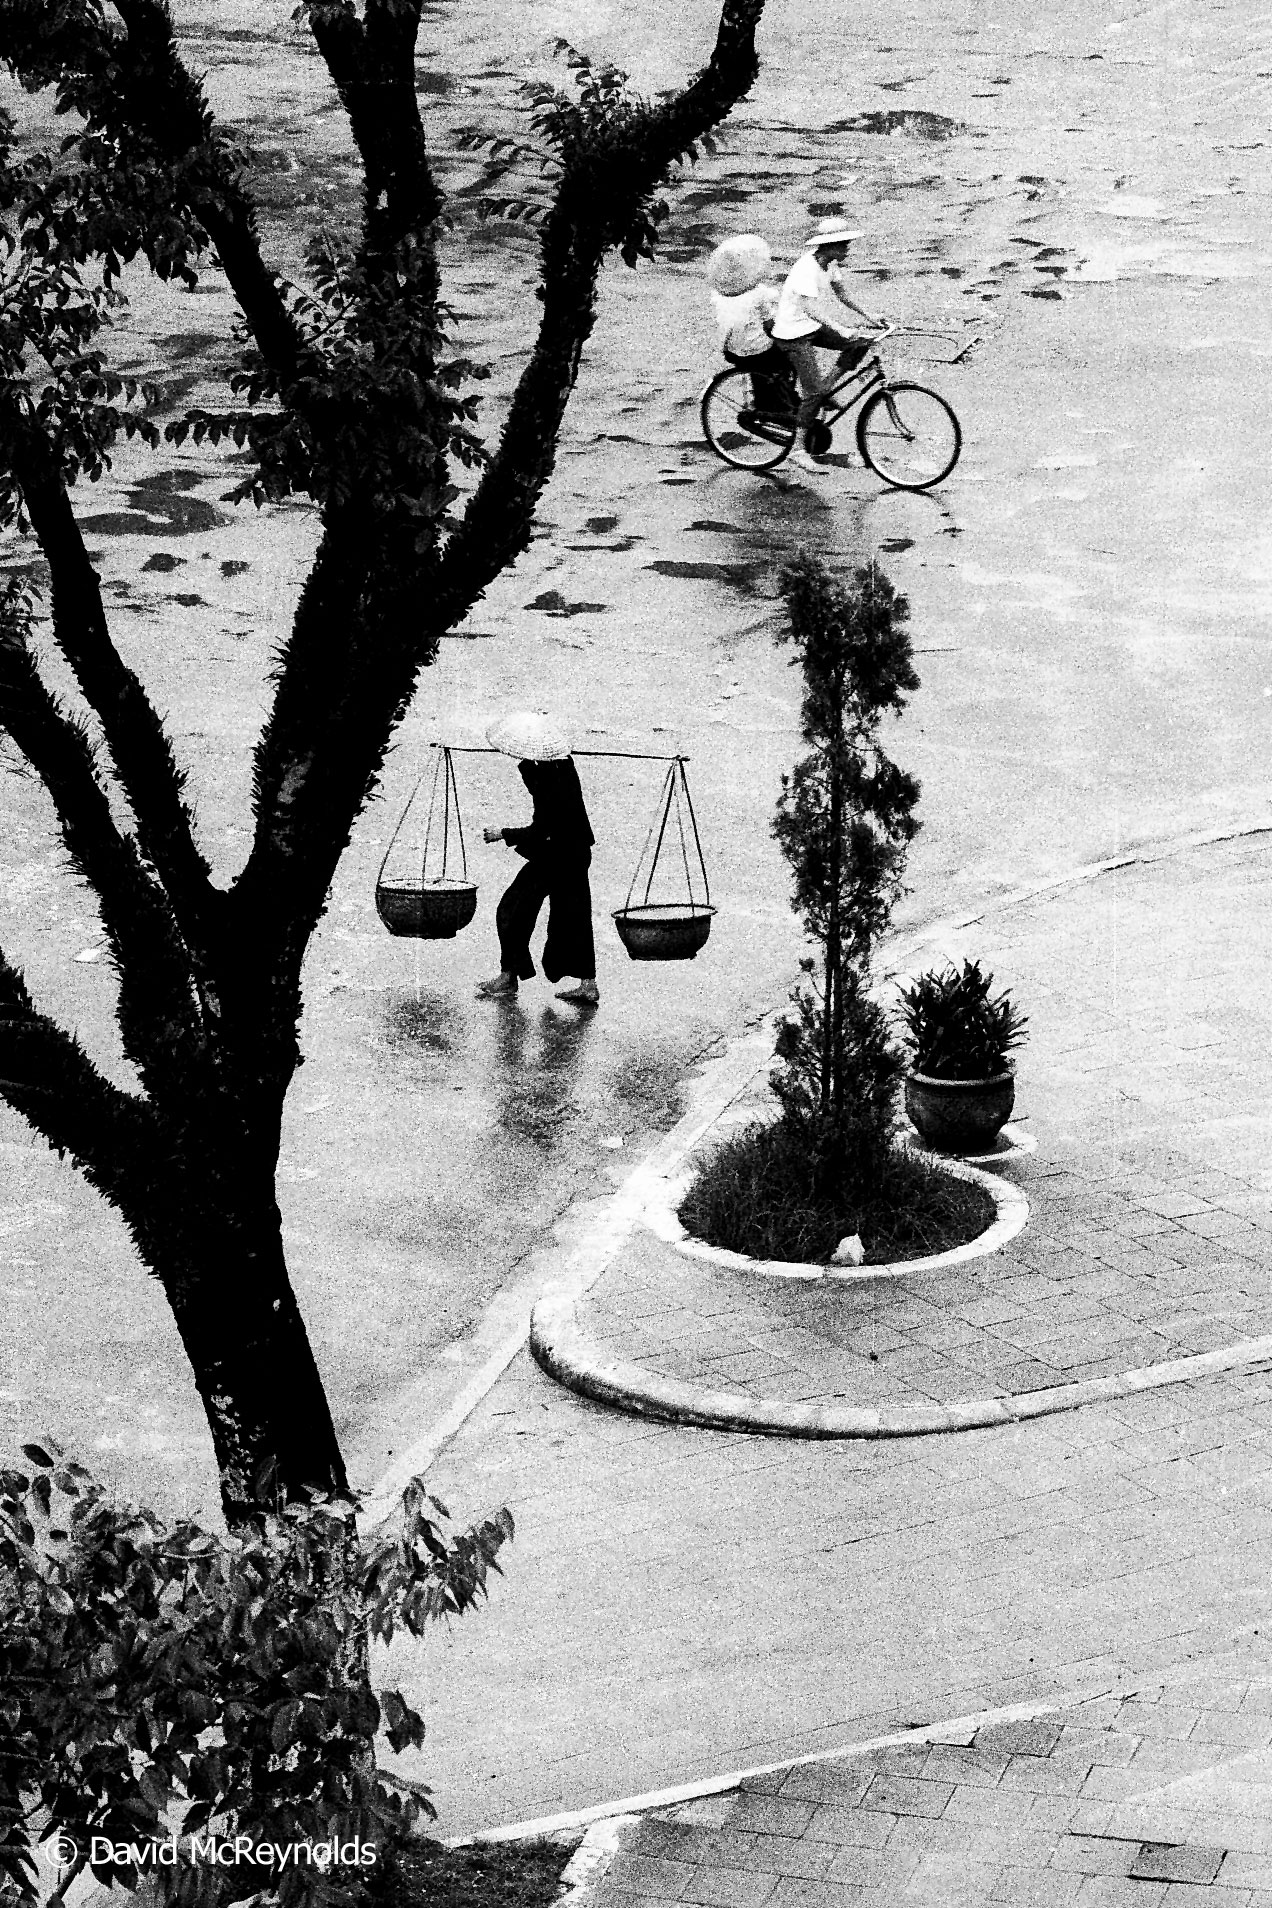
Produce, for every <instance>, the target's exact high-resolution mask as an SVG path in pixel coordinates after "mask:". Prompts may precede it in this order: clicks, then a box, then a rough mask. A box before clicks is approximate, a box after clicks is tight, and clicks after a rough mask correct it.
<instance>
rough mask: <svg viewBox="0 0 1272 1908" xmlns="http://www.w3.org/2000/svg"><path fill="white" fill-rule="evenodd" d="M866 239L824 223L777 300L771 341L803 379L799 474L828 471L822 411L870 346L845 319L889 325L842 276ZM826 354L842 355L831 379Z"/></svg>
mask: <svg viewBox="0 0 1272 1908" xmlns="http://www.w3.org/2000/svg"><path fill="white" fill-rule="evenodd" d="M863 236H864V235H863V234H862V233H861V232H859V231H857V230H855V229H854V228H853V227H851V226H849V225H848V224H847V223H846V222H845V221H844V220H843V219H840V218H830V219H822V220H820V221H819V222H818V224H817V225H816V227H815V228H814V230H813V233H812V235H811V237H810V238H809V239H808V240H807V241H806V243H805V246H804V254H803V257H802V258H800V259H798V260H797V262H796V263H795V265H794V266H793V267H792V269H791V270H790V272H788V273H787V277H786V283H785V284H784V285H783V286H782V290H781V295H780V297H779V299H778V305H777V316H776V318H775V319H774V321H773V326H772V336H773V340H774V342H775V343H776V344H777V345H778V346H779V347H780V348H781V350H783V351H784V352H785V353H786V354H787V356H788V357H789V358H790V361H791V363H792V365H793V366H794V369H795V373H796V376H797V377H798V379H799V388H800V393H801V396H800V404H799V430H800V445H801V446H802V454H801V449H800V448H799V447H797V448H796V449H795V450H793V451H792V452H791V461H792V463H795V464H798V466H799V467H800V469H801V470H807V471H821V470H823V469H824V468H825V466H824V465H823V464H822V463H820V462H819V461H818V457H817V452H816V450H815V448H814V446H815V444H816V436H815V434H813V433H814V427H815V425H816V422H817V411H818V407H819V406H820V404H821V400H822V397H823V395H824V393H825V392H826V391H827V390H828V389H829V388H830V386H831V385H832V384H833V383H834V382H835V380H836V378H838V377H841V376H842V375H843V373H844V372H845V371H851V370H852V368H853V366H854V365H856V364H858V363H860V361H861V359H862V358H863V357H864V356H865V354H866V352H867V351H868V350H869V347H870V340H869V338H866V337H862V336H861V335H860V333H859V331H858V330H857V329H856V328H855V327H852V326H850V325H849V324H848V322H847V320H846V315H845V314H846V313H847V312H855V313H856V315H857V317H858V318H861V319H864V320H865V322H866V323H867V324H868V325H871V326H873V327H875V328H882V327H884V325H885V322H886V321H885V320H884V319H882V318H880V317H877V316H876V314H875V313H874V312H870V311H867V310H866V308H865V307H864V305H859V304H858V303H857V302H856V300H855V299H853V298H850V297H849V295H848V292H847V290H846V288H845V286H844V283H843V279H842V276H841V273H840V267H841V266H842V264H843V262H844V260H845V259H846V258H847V256H848V247H849V246H850V245H851V243H852V242H853V240H854V239H859V238H861V237H863ZM826 350H830V351H836V352H838V354H839V355H838V358H837V360H836V364H835V368H834V369H833V370H832V371H831V373H830V375H829V376H826V375H825V374H824V373H823V371H822V368H821V366H820V364H819V363H818V359H817V353H818V352H819V351H826ZM810 436H811V441H810Z"/></svg>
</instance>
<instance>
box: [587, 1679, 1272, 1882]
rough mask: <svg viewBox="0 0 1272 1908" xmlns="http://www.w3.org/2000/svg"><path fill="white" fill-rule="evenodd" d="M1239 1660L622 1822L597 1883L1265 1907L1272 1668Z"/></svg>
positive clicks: (780, 1776)
mask: <svg viewBox="0 0 1272 1908" xmlns="http://www.w3.org/2000/svg"><path fill="white" fill-rule="evenodd" d="M1234 1667H1235V1666H1234V1665H1233V1664H1232V1663H1231V1662H1229V1663H1228V1664H1226V1665H1224V1666H1222V1667H1221V1668H1217V1667H1213V1666H1209V1665H1206V1666H1203V1667H1201V1668H1200V1669H1198V1668H1195V1667H1194V1668H1189V1669H1184V1670H1181V1671H1178V1672H1176V1673H1174V1674H1172V1675H1171V1676H1170V1677H1169V1678H1168V1679H1166V1680H1165V1681H1161V1682H1156V1683H1148V1684H1145V1685H1142V1686H1139V1687H1137V1688H1136V1689H1135V1690H1134V1691H1133V1692H1131V1693H1130V1694H1128V1695H1125V1696H1123V1695H1121V1694H1118V1693H1110V1694H1108V1695H1102V1696H1098V1697H1095V1698H1093V1699H1091V1700H1089V1701H1087V1702H1084V1703H1081V1704H1079V1705H1077V1706H1075V1707H1073V1708H1071V1709H1068V1710H1063V1709H1062V1710H1059V1711H1057V1712H1055V1713H1052V1714H1043V1715H1038V1716H1033V1717H1030V1718H1027V1719H1026V1718H1022V1719H1019V1720H1001V1721H984V1722H980V1723H977V1722H975V1721H973V1722H970V1723H969V1724H967V1725H966V1726H964V1727H961V1728H960V1727H958V1726H957V1725H956V1726H955V1727H953V1728H946V1729H941V1730H939V1731H936V1732H933V1733H934V1735H936V1736H937V1737H938V1739H937V1740H935V1741H921V1740H914V1739H911V1740H908V1741H901V1742H894V1743H892V1744H889V1745H887V1746H886V1747H884V1746H881V1747H879V1748H876V1749H873V1750H867V1751H863V1752H862V1753H860V1754H857V1755H853V1756H849V1757H846V1758H844V1759H842V1760H839V1759H836V1760H834V1761H824V1762H819V1763H811V1764H806V1765H804V1766H803V1767H798V1766H797V1767H795V1768H792V1769H783V1770H778V1771H774V1773H772V1774H771V1775H764V1776H756V1777H752V1778H751V1779H749V1780H747V1781H746V1782H744V1783H743V1784H742V1786H741V1788H740V1790H739V1791H738V1792H736V1793H735V1794H728V1795H720V1796H712V1797H708V1798H704V1799H702V1800H698V1801H691V1802H687V1803H685V1804H683V1805H681V1806H680V1807H677V1808H673V1809H667V1810H656V1811H653V1812H651V1813H650V1814H648V1815H646V1816H645V1817H644V1819H643V1820H641V1821H639V1822H637V1823H634V1824H630V1825H628V1826H627V1827H626V1828H625V1829H624V1831H623V1832H622V1835H621V1840H620V1845H619V1849H618V1853H617V1855H616V1857H615V1858H614V1859H613V1860H612V1861H611V1863H610V1865H609V1868H608V1872H607V1873H606V1874H605V1876H604V1879H603V1881H602V1882H601V1883H600V1884H599V1886H597V1887H596V1888H595V1889H594V1890H593V1891H592V1893H591V1895H590V1897H589V1899H590V1900H592V1901H593V1902H595V1903H596V1904H598V1908H600V1905H602V1904H603V1908H635V1905H636V1904H637V1903H642V1904H645V1903H650V1902H654V1901H665V1902H672V1901H678V1902H685V1903H704V1904H705V1903H713V1904H717V1905H718V1904H721V1903H728V1904H736V1905H737V1908H743V1904H745V1908H890V1905H891V1904H895V1903H897V1902H905V1903H910V1904H914V1908H983V1905H987V1904H990V1903H1001V1904H1002V1905H1003V1908H1070V1905H1071V1904H1072V1908H1268V1905H1269V1904H1270V1903H1272V1816H1270V1814H1269V1809H1268V1803H1269V1784H1270V1783H1272V1678H1270V1677H1268V1676H1267V1675H1266V1674H1265V1673H1264V1674H1260V1673H1258V1672H1257V1671H1256V1670H1255V1669H1254V1666H1253V1665H1250V1666H1248V1670H1247V1673H1246V1674H1245V1675H1234V1674H1233V1670H1234Z"/></svg>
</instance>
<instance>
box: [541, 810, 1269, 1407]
mask: <svg viewBox="0 0 1272 1908" xmlns="http://www.w3.org/2000/svg"><path fill="white" fill-rule="evenodd" d="M1270 938H1272V845H1270V844H1269V841H1268V839H1267V838H1266V837H1254V838H1251V839H1247V840H1242V841H1237V842H1233V843H1227V844H1222V845H1218V846H1210V847H1206V848H1204V849H1200V850H1193V851H1190V852H1188V853H1185V854H1179V855H1174V856H1171V857H1168V858H1166V859H1164V860H1162V861H1159V862H1157V863H1154V864H1152V865H1150V866H1141V867H1134V868H1130V869H1127V870H1125V871H1119V872H1116V873H1112V874H1107V875H1105V876H1102V877H1099V878H1097V879H1095V880H1093V881H1090V882H1088V883H1085V884H1082V885H1080V886H1076V887H1072V888H1065V889H1062V890H1059V891H1058V892H1056V893H1054V894H1051V895H1049V896H1045V897H1043V898H1041V899H1038V900H1035V901H1033V902H1030V903H1028V904H1026V905H1024V906H1020V907H1016V908H1013V909H1011V910H1009V911H1006V912H1004V913H1003V914H1001V915H997V916H991V917H990V918H989V919H987V920H986V921H985V922H984V923H982V924H981V925H979V926H978V927H976V928H973V929H970V930H967V931H966V932H964V933H963V934H961V935H959V936H957V937H953V938H950V939H948V940H947V941H945V942H942V943H941V944H939V945H938V946H937V947H934V948H933V949H932V950H931V953H930V954H927V955H925V957H924V959H923V961H922V962H921V963H920V964H921V965H927V964H939V962H940V961H941V960H942V959H944V958H946V957H949V958H955V959H957V958H961V956H962V955H964V954H970V955H974V956H976V957H977V958H979V959H981V961H982V963H983V964H984V965H987V966H988V967H990V968H992V970H993V972H994V975H995V981H996V984H997V985H1001V986H1010V987H1011V989H1012V991H1013V993H1014V995H1015V997H1016V999H1017V1000H1018V1002H1019V1003H1020V1004H1021V1005H1022V1007H1024V1008H1025V1009H1026V1010H1027V1011H1028V1013H1029V1016H1030V1041H1029V1044H1028V1045H1027V1047H1026V1048H1025V1049H1024V1050H1023V1054H1022V1057H1021V1061H1020V1075H1021V1085H1020V1091H1019V1099H1018V1108H1017V1115H1016V1117H1017V1118H1018V1119H1020V1118H1021V1117H1022V1116H1023V1119H1024V1120H1025V1121H1026V1122H1027V1125H1028V1129H1029V1130H1030V1131H1032V1132H1033V1133H1034V1135H1035V1136H1036V1138H1037V1140H1038V1150H1037V1152H1036V1153H1035V1154H1033V1155H1032V1156H1029V1157H1026V1158H1024V1159H1022V1160H1019V1161H1016V1162H1013V1163H1012V1164H1011V1165H1009V1166H1006V1167H1004V1168H1003V1171H1004V1173H1005V1175H1006V1176H1008V1177H1011V1178H1013V1179H1014V1180H1015V1181H1016V1183H1018V1184H1019V1185H1021V1186H1022V1187H1023V1188H1024V1189H1025V1191H1026V1193H1027V1195H1028V1197H1029V1200H1030V1203H1031V1208H1032V1214H1031V1219H1030V1223H1029V1224H1028V1226H1027V1227H1026V1228H1025V1230H1024V1232H1023V1233H1021V1234H1020V1235H1019V1236H1018V1237H1017V1238H1016V1239H1014V1240H1013V1241H1011V1243H1010V1244H1008V1245H1007V1246H1006V1247H1005V1248H1004V1249H1003V1250H1001V1251H1000V1252H998V1253H995V1254H994V1255H992V1256H990V1257H988V1258H984V1259H979V1260H972V1261H969V1262H967V1263H964V1264H962V1265H958V1266H954V1267H951V1268H950V1270H949V1271H947V1272H928V1273H922V1274H916V1275H915V1277H914V1278H913V1279H902V1280H900V1281H888V1282H879V1283H861V1284H849V1285H834V1286H832V1285H825V1284H817V1285H807V1284H798V1283H793V1282H792V1283H790V1284H787V1283H784V1282H782V1281H777V1280H769V1279H764V1278H759V1277H753V1276H747V1275H746V1274H740V1273H737V1272H732V1271H728V1270H723V1269H714V1268H711V1267H709V1266H706V1265H704V1264H702V1263H701V1262H698V1261H693V1260H689V1259H686V1258H685V1257H684V1256H683V1255H681V1254H679V1253H677V1252H676V1251H675V1250H674V1249H673V1248H671V1247H668V1246H666V1245H664V1244H663V1243H661V1242H660V1241H658V1240H657V1239H655V1238H654V1237H653V1236H652V1235H650V1234H648V1233H646V1232H642V1233H641V1234H640V1235H638V1236H637V1237H636V1238H635V1239H633V1241H632V1244H631V1246H630V1248H629V1249H628V1250H626V1251H625V1252H624V1254H623V1256H622V1258H621V1261H620V1262H619V1263H618V1264H617V1265H615V1266H614V1267H613V1268H612V1269H611V1270H610V1272H609V1273H607V1274H606V1276H605V1277H604V1278H603V1279H602V1280H601V1281H600V1282H599V1284H598V1285H597V1286H596V1287H595V1288H594V1289H593V1291H592V1292H591V1294H590V1295H589V1296H588V1298H587V1299H586V1300H585V1301H584V1302H583V1303H582V1304H581V1305H580V1306H579V1308H578V1312H577V1320H578V1324H579V1327H580V1328H581V1330H582V1331H583V1332H584V1333H586V1335H587V1337H588V1339H589V1340H590V1341H592V1343H593V1344H594V1345H595V1346H596V1348H597V1353H598V1356H599V1357H600V1358H602V1359H606V1358H619V1357H621V1358H624V1359H627V1360H634V1361H635V1362H636V1363H637V1364H638V1365H641V1366H642V1367H644V1368H645V1369H646V1370H648V1371H650V1372H651V1373H654V1374H656V1375H658V1376H660V1377H664V1378H672V1379H680V1380H687V1381H689V1382H690V1383H692V1384H694V1385H699V1386H702V1387H703V1388H711V1389H718V1390H728V1391H731V1392H737V1393H742V1394H744V1395H747V1396H750V1397H752V1398H757V1399H758V1398H765V1399H774V1400H782V1401H791V1402H794V1401H800V1402H809V1403H846V1404H849V1405H860V1406H865V1407H875V1406H886V1405H898V1404H899V1405H913V1404H930V1403H938V1404H944V1403H950V1402H953V1401H957V1400H962V1399H969V1398H985V1397H992V1396H996V1395H1003V1394H1012V1393H1017V1392H1026V1391H1037V1390H1041V1389H1044V1388H1047V1387H1051V1386H1055V1385H1062V1384H1066V1383H1070V1382H1073V1381H1075V1380H1082V1379H1087V1378H1097V1377H1104V1376H1108V1375H1111V1374H1114V1373H1119V1372H1123V1371H1127V1370H1130V1369H1134V1368H1137V1367H1140V1366H1143V1365H1150V1364H1154V1363H1158V1362H1160V1361H1163V1360H1168V1359H1173V1358H1178V1357H1181V1356H1186V1355H1188V1354H1190V1353H1197V1352H1205V1351H1211V1350H1214V1349H1216V1348H1218V1347H1220V1346H1224V1345H1230V1344H1233V1343H1235V1342H1237V1341H1240V1340H1243V1339H1248V1338H1255V1337H1258V1336H1260V1335H1261V1334H1262V1333H1264V1332H1266V1330H1267V1329H1268V1320H1269V1318H1270V1317H1272V1304H1270V1303H1269V1301H1270V1299H1272V1170H1269V1165H1268V1161H1267V1156H1266V1148H1267V1139H1268V1132H1269V1124H1270V1121H1269V1108H1268V1088H1267V1053H1268V1050H1269V1046H1270V1045H1272V1023H1270V1021H1269V1017H1268V1014H1267V1011H1266V977H1265V974H1264V971H1263V950H1264V949H1265V948H1266V946H1267V944H1268V941H1269V939H1270ZM755 1097H756V1101H757V1102H758V1100H759V1098H760V1095H758V1094H757V1095H756V1096H755ZM757 1110H758V1107H757Z"/></svg>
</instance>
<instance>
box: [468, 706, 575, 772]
mask: <svg viewBox="0 0 1272 1908" xmlns="http://www.w3.org/2000/svg"><path fill="white" fill-rule="evenodd" d="M486 740H487V742H489V743H490V745H491V747H492V748H496V749H499V750H501V751H502V752H503V754H504V755H513V756H515V757H516V758H517V760H518V761H519V762H564V761H567V760H568V758H569V754H570V737H569V733H568V731H567V729H566V727H565V724H564V723H563V722H558V721H557V719H556V717H555V716H550V715H545V714H544V712H543V710H542V709H514V710H512V712H511V713H510V714H509V715H505V716H500V718H499V720H498V721H497V722H492V723H491V725H490V727H489V728H488V729H487V731H486Z"/></svg>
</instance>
